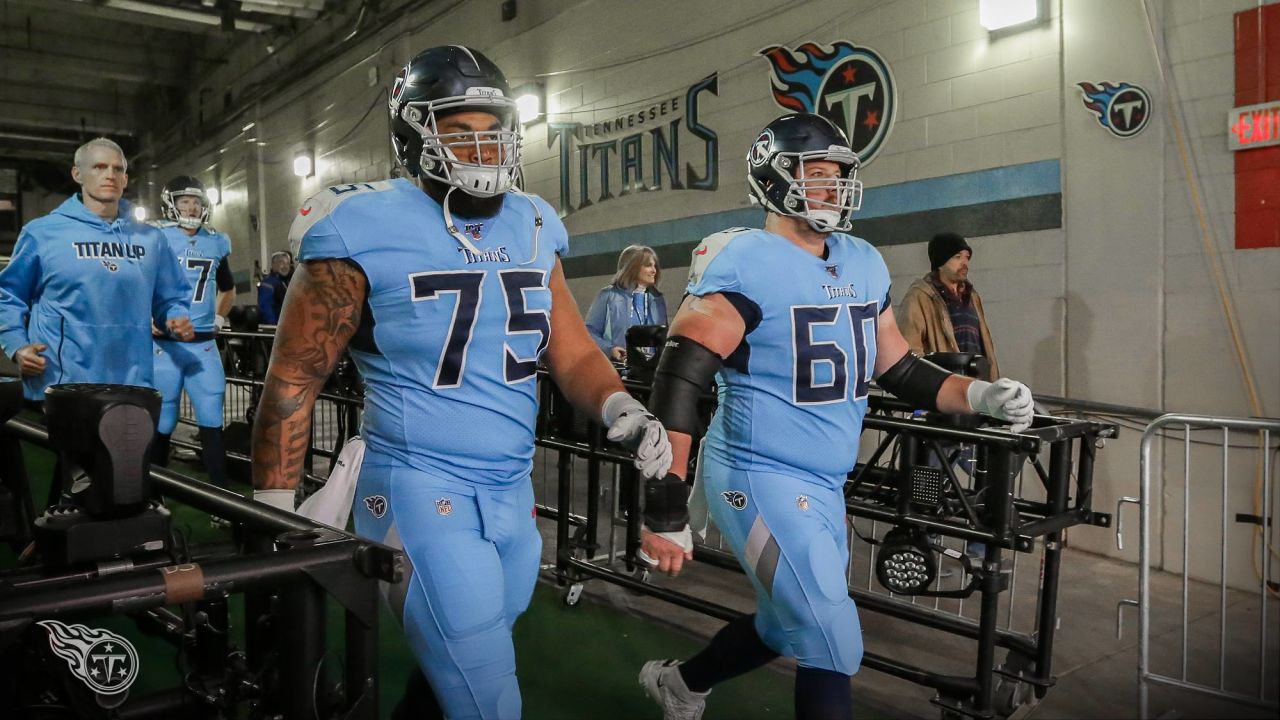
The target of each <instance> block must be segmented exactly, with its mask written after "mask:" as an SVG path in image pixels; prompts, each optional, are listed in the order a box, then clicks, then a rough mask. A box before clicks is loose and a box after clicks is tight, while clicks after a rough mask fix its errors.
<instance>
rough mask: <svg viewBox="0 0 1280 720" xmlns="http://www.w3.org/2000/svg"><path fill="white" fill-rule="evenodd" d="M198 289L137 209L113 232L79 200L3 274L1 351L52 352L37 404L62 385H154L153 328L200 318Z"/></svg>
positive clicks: (33, 230) (27, 240) (38, 225)
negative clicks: (37, 346) (136, 215)
mask: <svg viewBox="0 0 1280 720" xmlns="http://www.w3.org/2000/svg"><path fill="white" fill-rule="evenodd" d="M190 301H191V286H190V285H189V284H188V283H187V279H186V278H185V277H184V276H183V273H182V270H181V268H180V267H179V266H178V261H177V258H176V257H174V254H173V250H171V249H170V248H169V243H168V242H166V241H165V239H164V235H162V234H161V232H160V231H159V230H157V229H156V228H154V227H151V226H149V225H144V224H142V223H139V222H135V221H134V219H133V210H132V207H131V206H130V205H129V203H128V202H127V201H124V200H121V201H120V214H119V215H118V216H117V217H116V219H115V220H114V221H112V222H110V223H108V222H107V221H106V220H103V219H102V218H100V217H98V216H97V215H95V214H93V213H92V212H90V211H89V209H88V208H86V207H85V206H84V203H83V202H81V200H80V195H79V194H78V193H77V194H76V195H72V196H71V197H70V198H68V199H67V200H66V202H64V203H62V205H60V206H58V208H57V209H56V210H54V211H53V212H52V213H50V214H49V215H46V216H44V217H41V218H37V219H35V220H32V221H31V222H30V223H27V225H26V226H25V227H23V229H22V233H21V234H20V235H19V236H18V242H17V245H15V247H14V253H13V258H12V260H11V261H10V262H9V266H8V267H6V268H5V269H4V270H3V271H0V349H3V351H4V354H5V356H7V357H10V358H11V357H13V354H14V353H15V352H17V351H18V350H19V349H21V348H22V347H23V346H25V345H29V344H31V343H35V342H40V343H44V344H45V345H47V346H48V349H47V350H45V351H44V352H43V353H42V355H43V356H44V358H45V360H46V363H47V364H46V366H45V371H44V373H43V374H41V375H36V376H29V377H24V378H23V384H24V385H25V388H24V394H25V395H26V397H27V399H28V400H41V399H43V398H44V391H45V388H47V387H48V386H50V385H55V384H58V383H82V382H96V383H121V384H125V385H146V386H151V384H152V382H151V375H152V358H151V352H152V345H151V323H152V321H153V320H154V321H155V324H156V327H159V328H163V327H164V326H165V321H167V320H172V319H176V318H180V317H187V316H188V315H189V314H190Z"/></svg>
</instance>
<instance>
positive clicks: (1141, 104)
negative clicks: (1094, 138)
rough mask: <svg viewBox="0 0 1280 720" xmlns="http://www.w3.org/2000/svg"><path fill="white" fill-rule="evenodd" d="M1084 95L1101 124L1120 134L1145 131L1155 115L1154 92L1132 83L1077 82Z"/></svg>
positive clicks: (1123, 136) (1126, 134) (1127, 135)
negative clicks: (1151, 93)
mask: <svg viewBox="0 0 1280 720" xmlns="http://www.w3.org/2000/svg"><path fill="white" fill-rule="evenodd" d="M1076 86H1077V87H1079V88H1080V94H1081V95H1083V96H1084V106H1085V107H1087V108H1089V109H1090V110H1092V111H1093V114H1094V115H1096V116H1097V117H1098V124H1099V125H1101V126H1102V127H1104V128H1106V129H1107V131H1108V132H1110V133H1111V134H1112V135H1115V136H1116V137H1118V138H1127V137H1133V136H1134V135H1137V134H1138V133H1140V132H1142V129H1143V128H1145V127H1146V126H1147V120H1148V119H1150V117H1151V96H1150V95H1148V94H1147V91H1146V90H1143V89H1142V88H1140V87H1138V86H1137V85H1134V84H1132V83H1127V82H1122V83H1118V84H1113V83H1109V82H1105V81H1104V82H1103V83H1102V84H1101V85H1094V84H1093V83H1091V82H1082V83H1076Z"/></svg>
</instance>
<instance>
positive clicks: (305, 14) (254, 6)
mask: <svg viewBox="0 0 1280 720" xmlns="http://www.w3.org/2000/svg"><path fill="white" fill-rule="evenodd" d="M240 12H252V13H262V14H264V15H281V16H283V17H296V18H302V19H304V20H315V19H316V17H317V16H318V15H319V14H320V13H319V12H317V11H315V10H308V9H306V8H295V7H286V6H284V5H271V4H268V3H263V2H253V1H252V0H241V2H240Z"/></svg>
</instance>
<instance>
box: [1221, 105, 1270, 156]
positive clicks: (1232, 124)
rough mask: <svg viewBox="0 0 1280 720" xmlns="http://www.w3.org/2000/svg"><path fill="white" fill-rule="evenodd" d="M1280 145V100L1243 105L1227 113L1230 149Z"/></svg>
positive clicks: (1228, 145)
mask: <svg viewBox="0 0 1280 720" xmlns="http://www.w3.org/2000/svg"><path fill="white" fill-rule="evenodd" d="M1268 145H1280V101H1276V102H1269V103H1262V104H1261V105H1245V106H1244V107H1238V108H1233V109H1232V110H1231V112H1229V113H1227V147H1228V148H1229V149H1231V150H1249V149H1251V148H1257V147H1266V146H1268Z"/></svg>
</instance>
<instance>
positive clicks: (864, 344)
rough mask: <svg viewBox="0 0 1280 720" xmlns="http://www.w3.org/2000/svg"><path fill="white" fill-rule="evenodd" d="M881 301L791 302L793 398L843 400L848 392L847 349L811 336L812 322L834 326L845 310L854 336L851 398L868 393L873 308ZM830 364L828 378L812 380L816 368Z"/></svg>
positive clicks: (872, 368) (873, 338) (809, 401)
mask: <svg viewBox="0 0 1280 720" xmlns="http://www.w3.org/2000/svg"><path fill="white" fill-rule="evenodd" d="M879 307H880V303H877V302H871V303H867V304H865V305H793V306H792V307H791V338H792V348H793V349H794V351H795V352H794V358H795V385H794V387H793V390H792V402H794V403H795V404H796V405H819V404H823V403H835V402H843V401H844V400H845V399H846V396H847V394H848V392H849V353H847V352H845V351H844V349H843V348H841V347H840V344H839V343H837V342H836V341H834V340H821V341H816V340H814V339H813V328H814V326H815V325H819V326H820V325H830V326H834V325H836V323H838V322H840V316H841V315H843V314H845V308H847V313H848V317H849V324H850V325H851V326H852V331H853V332H852V336H853V348H852V349H853V371H854V383H853V399H854V400H861V399H863V398H865V397H866V396H867V383H868V381H869V380H870V378H871V375H872V373H873V372H874V371H875V353H874V352H873V349H874V347H875V342H876V310H877V309H878V308H879ZM821 365H829V366H830V381H829V382H822V383H819V382H815V380H816V377H815V376H816V375H817V374H818V373H817V369H818V367H819V366H821Z"/></svg>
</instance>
